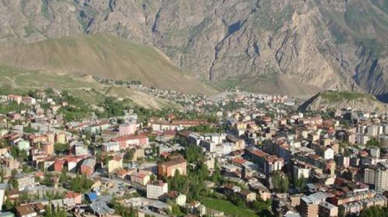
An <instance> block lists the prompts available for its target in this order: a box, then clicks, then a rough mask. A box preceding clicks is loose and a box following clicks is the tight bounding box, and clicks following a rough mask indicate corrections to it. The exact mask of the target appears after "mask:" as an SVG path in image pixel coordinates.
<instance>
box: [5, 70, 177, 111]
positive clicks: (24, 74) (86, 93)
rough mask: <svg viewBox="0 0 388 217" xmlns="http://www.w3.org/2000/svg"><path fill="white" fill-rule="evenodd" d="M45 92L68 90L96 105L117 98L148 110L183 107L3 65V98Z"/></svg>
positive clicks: (70, 77) (137, 93)
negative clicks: (35, 90)
mask: <svg viewBox="0 0 388 217" xmlns="http://www.w3.org/2000/svg"><path fill="white" fill-rule="evenodd" d="M41 88H53V89H56V90H60V91H63V90H66V91H68V92H69V93H70V94H71V95H72V96H75V97H77V98H80V99H82V100H84V101H85V102H87V103H90V104H94V105H97V104H99V103H101V102H103V101H104V99H105V97H107V96H114V97H120V98H127V99H130V100H131V101H132V102H133V104H134V105H137V106H141V107H144V108H152V109H162V108H165V107H175V108H179V106H178V105H177V104H175V103H174V102H171V101H168V100H163V99H159V98H156V97H153V96H151V95H148V94H146V93H143V92H140V91H136V90H131V89H128V88H124V87H107V86H104V85H101V84H100V83H97V82H96V81H94V80H93V79H90V77H79V76H73V75H69V74H57V73H53V72H44V71H38V70H26V69H18V68H14V67H10V66H6V65H0V92H1V94H9V93H20V94H21V93H25V92H26V91H28V90H33V89H41ZM108 88H109V90H110V91H109V92H108V91H107V89H108Z"/></svg>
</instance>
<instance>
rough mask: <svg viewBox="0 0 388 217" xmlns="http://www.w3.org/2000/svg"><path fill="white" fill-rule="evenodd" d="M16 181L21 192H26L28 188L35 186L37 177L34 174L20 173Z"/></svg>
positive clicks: (16, 176)
mask: <svg viewBox="0 0 388 217" xmlns="http://www.w3.org/2000/svg"><path fill="white" fill-rule="evenodd" d="M15 179H16V181H17V182H18V185H19V191H24V190H25V189H26V188H27V187H31V186H35V185H36V182H35V177H34V175H33V174H26V173H18V174H16V175H15Z"/></svg>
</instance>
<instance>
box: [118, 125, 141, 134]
mask: <svg viewBox="0 0 388 217" xmlns="http://www.w3.org/2000/svg"><path fill="white" fill-rule="evenodd" d="M136 131H137V124H136V123H128V124H122V125H120V126H119V135H120V136H126V135H133V134H135V132H136Z"/></svg>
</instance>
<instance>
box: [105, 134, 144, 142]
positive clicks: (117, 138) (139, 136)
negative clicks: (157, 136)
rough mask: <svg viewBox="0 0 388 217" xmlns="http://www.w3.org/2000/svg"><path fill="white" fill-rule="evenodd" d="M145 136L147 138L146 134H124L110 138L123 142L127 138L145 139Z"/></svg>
mask: <svg viewBox="0 0 388 217" xmlns="http://www.w3.org/2000/svg"><path fill="white" fill-rule="evenodd" d="M146 138H147V136H144V135H126V136H119V137H116V138H114V139H112V141H114V142H124V141H128V140H135V139H146Z"/></svg>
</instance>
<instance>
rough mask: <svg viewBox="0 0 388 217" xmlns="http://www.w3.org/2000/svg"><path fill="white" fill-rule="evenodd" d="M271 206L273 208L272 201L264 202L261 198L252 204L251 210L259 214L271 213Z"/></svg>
mask: <svg viewBox="0 0 388 217" xmlns="http://www.w3.org/2000/svg"><path fill="white" fill-rule="evenodd" d="M271 206H272V201H271V200H266V201H264V200H263V199H261V198H260V197H259V198H258V199H257V200H255V201H253V202H252V203H251V204H250V207H251V209H253V210H254V211H256V212H258V213H261V212H263V211H265V210H268V211H270V210H271Z"/></svg>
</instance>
